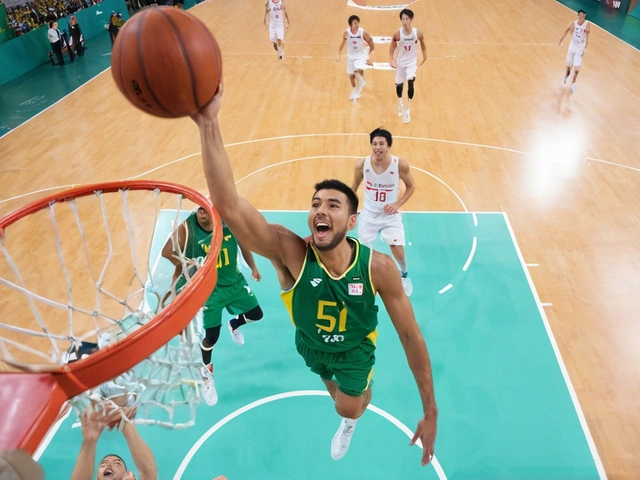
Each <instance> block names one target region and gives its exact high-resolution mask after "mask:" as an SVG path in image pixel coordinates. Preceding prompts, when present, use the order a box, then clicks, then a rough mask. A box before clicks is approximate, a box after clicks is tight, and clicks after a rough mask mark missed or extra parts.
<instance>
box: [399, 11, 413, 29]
mask: <svg viewBox="0 0 640 480" xmlns="http://www.w3.org/2000/svg"><path fill="white" fill-rule="evenodd" d="M401 21H402V26H403V27H407V28H409V27H410V26H411V19H410V18H409V15H407V14H404V15H402V18H401Z"/></svg>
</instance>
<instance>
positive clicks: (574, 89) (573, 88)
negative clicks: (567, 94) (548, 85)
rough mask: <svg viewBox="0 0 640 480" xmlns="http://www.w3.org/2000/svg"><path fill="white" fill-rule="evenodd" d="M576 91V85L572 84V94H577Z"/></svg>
mask: <svg viewBox="0 0 640 480" xmlns="http://www.w3.org/2000/svg"><path fill="white" fill-rule="evenodd" d="M575 91H576V84H575V83H572V84H571V93H573V92H575Z"/></svg>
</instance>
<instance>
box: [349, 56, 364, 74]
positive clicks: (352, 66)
mask: <svg viewBox="0 0 640 480" xmlns="http://www.w3.org/2000/svg"><path fill="white" fill-rule="evenodd" d="M365 68H367V57H364V56H363V57H351V58H349V57H347V73H348V74H349V75H353V74H354V73H355V72H356V71H357V70H364V69H365Z"/></svg>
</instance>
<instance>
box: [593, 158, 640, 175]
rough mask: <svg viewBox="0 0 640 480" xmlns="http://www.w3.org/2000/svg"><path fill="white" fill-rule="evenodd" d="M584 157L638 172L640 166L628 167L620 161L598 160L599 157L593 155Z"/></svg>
mask: <svg viewBox="0 0 640 480" xmlns="http://www.w3.org/2000/svg"><path fill="white" fill-rule="evenodd" d="M584 159H585V160H590V161H592V162H599V163H606V164H607V165H613V166H614V167H620V168H627V169H629V170H633V171H636V172H640V168H636V167H629V166H628V165H622V164H621V163H614V162H608V161H606V160H600V159H599V158H593V157H584Z"/></svg>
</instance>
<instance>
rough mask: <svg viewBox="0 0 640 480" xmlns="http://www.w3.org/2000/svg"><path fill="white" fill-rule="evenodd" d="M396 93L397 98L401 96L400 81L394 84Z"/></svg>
mask: <svg viewBox="0 0 640 480" xmlns="http://www.w3.org/2000/svg"><path fill="white" fill-rule="evenodd" d="M396 94H397V95H398V98H401V97H402V83H400V84H397V85H396Z"/></svg>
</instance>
